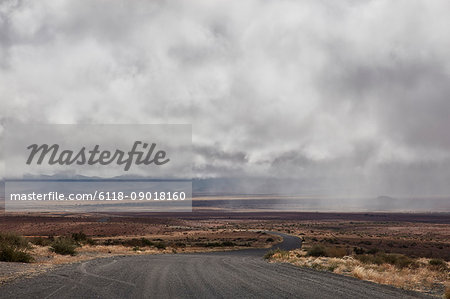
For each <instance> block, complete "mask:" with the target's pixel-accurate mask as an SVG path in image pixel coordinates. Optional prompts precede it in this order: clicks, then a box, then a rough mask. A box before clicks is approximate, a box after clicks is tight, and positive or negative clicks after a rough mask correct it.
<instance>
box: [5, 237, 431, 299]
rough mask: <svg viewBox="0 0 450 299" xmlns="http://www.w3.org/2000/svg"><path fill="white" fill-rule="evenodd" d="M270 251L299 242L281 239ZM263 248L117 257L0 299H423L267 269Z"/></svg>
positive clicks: (16, 288)
mask: <svg viewBox="0 0 450 299" xmlns="http://www.w3.org/2000/svg"><path fill="white" fill-rule="evenodd" d="M282 236H283V239H284V240H283V242H282V243H281V244H279V245H277V246H276V247H280V248H281V249H294V248H298V247H300V246H301V241H300V239H298V238H296V237H292V236H287V235H282ZM266 251H267V249H250V250H239V251H228V252H215V253H197V254H161V255H142V256H123V257H111V258H104V259H97V260H91V261H87V262H83V263H78V264H72V265H65V266H62V267H59V268H57V269H56V270H53V271H51V272H48V273H45V274H41V275H39V276H36V277H32V278H27V279H20V280H16V281H14V282H12V283H9V284H6V285H4V286H2V287H0V298H324V299H325V298H333V299H334V298H360V299H361V298H383V299H387V298H429V297H427V296H425V295H422V294H419V293H414V292H408V291H404V290H400V289H396V288H393V287H389V286H382V285H377V284H374V283H370V282H365V281H360V280H357V279H354V278H351V277H345V276H341V275H336V274H333V273H328V272H319V271H315V270H312V269H304V268H299V267H295V266H292V265H288V264H272V263H268V262H266V261H265V260H264V259H263V258H262V256H263V255H264V253H265V252H266Z"/></svg>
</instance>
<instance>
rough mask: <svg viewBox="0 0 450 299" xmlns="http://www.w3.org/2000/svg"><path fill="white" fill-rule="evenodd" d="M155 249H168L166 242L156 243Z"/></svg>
mask: <svg viewBox="0 0 450 299" xmlns="http://www.w3.org/2000/svg"><path fill="white" fill-rule="evenodd" d="M155 247H156V248H158V249H166V244H165V243H164V242H158V243H155Z"/></svg>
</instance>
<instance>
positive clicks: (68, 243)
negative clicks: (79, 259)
mask: <svg viewBox="0 0 450 299" xmlns="http://www.w3.org/2000/svg"><path fill="white" fill-rule="evenodd" d="M76 248H77V244H76V243H74V241H73V239H71V238H64V237H61V238H57V239H55V240H54V241H53V242H52V244H51V246H50V250H51V251H53V252H54V253H57V254H62V255H75V254H76V252H75V249H76Z"/></svg>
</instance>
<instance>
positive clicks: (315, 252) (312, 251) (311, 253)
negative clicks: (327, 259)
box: [306, 245, 327, 257]
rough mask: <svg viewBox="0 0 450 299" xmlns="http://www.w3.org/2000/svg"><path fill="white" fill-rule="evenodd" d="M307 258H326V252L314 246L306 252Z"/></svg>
mask: <svg viewBox="0 0 450 299" xmlns="http://www.w3.org/2000/svg"><path fill="white" fill-rule="evenodd" d="M306 255H307V256H315V257H318V256H327V252H326V251H325V248H323V247H322V246H320V245H314V246H313V247H311V248H309V249H308V251H307V252H306Z"/></svg>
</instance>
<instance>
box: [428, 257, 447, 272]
mask: <svg viewBox="0 0 450 299" xmlns="http://www.w3.org/2000/svg"><path fill="white" fill-rule="evenodd" d="M428 263H429V264H430V266H431V267H432V268H437V269H443V270H446V269H447V263H446V262H445V261H444V260H442V259H431V260H430V261H429V262H428Z"/></svg>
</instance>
